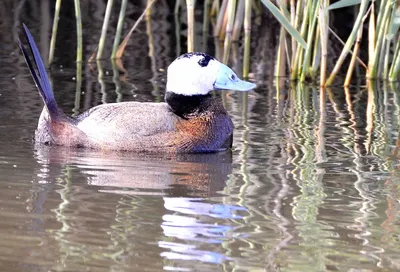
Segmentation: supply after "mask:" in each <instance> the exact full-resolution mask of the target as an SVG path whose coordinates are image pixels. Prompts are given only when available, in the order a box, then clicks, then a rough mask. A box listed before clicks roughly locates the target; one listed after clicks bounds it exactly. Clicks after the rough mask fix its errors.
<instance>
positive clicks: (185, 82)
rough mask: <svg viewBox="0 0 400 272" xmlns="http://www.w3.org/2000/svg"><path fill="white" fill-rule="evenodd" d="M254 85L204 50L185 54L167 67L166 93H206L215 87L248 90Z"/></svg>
mask: <svg viewBox="0 0 400 272" xmlns="http://www.w3.org/2000/svg"><path fill="white" fill-rule="evenodd" d="M255 87H256V84H254V83H251V82H247V81H244V80H241V79H239V77H238V76H237V75H236V74H235V72H233V71H232V69H231V68H229V67H228V66H226V65H224V64H222V63H220V62H219V61H217V60H216V59H215V58H213V57H211V56H209V55H207V54H205V53H199V52H193V53H186V54H183V55H182V56H180V57H178V58H177V59H176V60H174V61H173V62H172V63H171V65H170V66H169V67H168V75H167V92H172V93H175V94H180V95H186V96H192V95H207V94H208V93H209V92H210V91H213V90H236V91H249V90H252V89H254V88H255Z"/></svg>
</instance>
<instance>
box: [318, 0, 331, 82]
mask: <svg viewBox="0 0 400 272" xmlns="http://www.w3.org/2000/svg"><path fill="white" fill-rule="evenodd" d="M328 5H329V0H324V1H323V6H322V7H321V8H320V11H319V28H320V31H319V34H320V36H321V39H320V40H321V70H320V86H321V87H322V86H325V83H326V72H327V67H328V40H329V26H328V22H329V17H328V16H329V13H328V11H327V7H328Z"/></svg>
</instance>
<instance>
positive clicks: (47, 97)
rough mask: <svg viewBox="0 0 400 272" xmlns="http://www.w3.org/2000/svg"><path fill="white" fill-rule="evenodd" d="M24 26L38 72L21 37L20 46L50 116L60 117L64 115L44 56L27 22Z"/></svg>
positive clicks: (53, 117)
mask: <svg viewBox="0 0 400 272" xmlns="http://www.w3.org/2000/svg"><path fill="white" fill-rule="evenodd" d="M23 26H24V30H25V36H26V39H27V40H28V45H29V48H30V50H31V53H32V54H33V59H34V63H35V65H36V67H37V70H38V73H37V72H36V70H35V67H34V66H33V64H32V62H31V60H30V58H29V53H28V51H27V50H26V49H25V47H24V46H23V45H22V43H21V41H20V40H19V39H18V46H19V48H20V49H21V51H22V54H23V55H24V58H25V62H26V64H27V65H28V67H29V71H30V72H31V74H32V77H33V80H34V81H35V84H36V87H37V88H38V90H39V93H40V96H41V97H42V99H43V102H44V104H45V105H46V108H47V110H48V112H49V114H50V118H52V119H57V118H58V117H60V115H62V112H61V110H60V109H59V107H58V106H57V102H56V100H55V98H54V93H53V90H52V88H51V85H50V80H49V77H48V76H47V72H46V68H45V67H44V64H43V61H42V58H41V57H40V53H39V49H38V48H37V46H36V43H35V41H34V40H33V37H32V35H31V33H30V32H29V30H28V28H27V27H26V25H25V24H24V25H23Z"/></svg>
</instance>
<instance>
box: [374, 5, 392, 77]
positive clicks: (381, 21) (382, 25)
mask: <svg viewBox="0 0 400 272" xmlns="http://www.w3.org/2000/svg"><path fill="white" fill-rule="evenodd" d="M384 2H386V3H384ZM393 3H394V2H393ZM382 5H385V6H384V7H382ZM391 7H392V5H391V3H390V1H383V2H381V9H380V11H379V15H380V17H379V16H378V25H377V31H378V36H377V39H376V45H375V52H374V55H373V58H372V60H371V66H370V70H369V74H368V78H370V79H373V78H376V77H377V74H378V71H379V70H378V68H379V63H380V56H381V48H382V45H383V40H384V35H385V29H386V24H387V22H388V20H389V16H388V15H389V12H390V8H391ZM382 8H384V10H383V14H381V12H382Z"/></svg>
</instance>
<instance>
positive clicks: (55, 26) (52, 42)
mask: <svg viewBox="0 0 400 272" xmlns="http://www.w3.org/2000/svg"><path fill="white" fill-rule="evenodd" d="M60 9H61V0H57V1H56V7H55V9H54V19H53V30H52V33H51V40H50V49H49V65H51V64H52V63H53V58H54V50H55V48H56V37H57V29H58V21H59V20H60Z"/></svg>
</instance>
